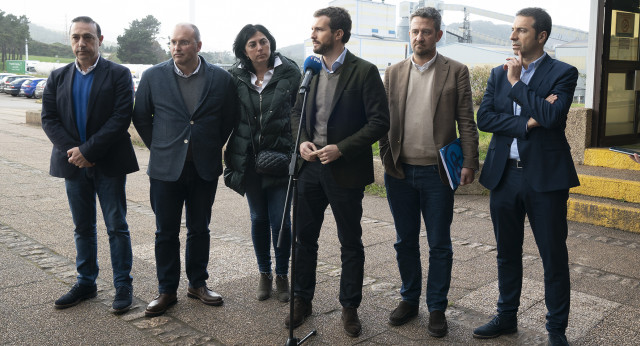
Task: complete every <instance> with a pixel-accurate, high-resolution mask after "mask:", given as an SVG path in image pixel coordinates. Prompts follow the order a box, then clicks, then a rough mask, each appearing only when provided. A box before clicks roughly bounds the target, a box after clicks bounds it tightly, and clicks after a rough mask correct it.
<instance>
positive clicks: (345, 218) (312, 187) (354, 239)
mask: <svg viewBox="0 0 640 346" xmlns="http://www.w3.org/2000/svg"><path fill="white" fill-rule="evenodd" d="M363 197H364V187H362V188H355V189H349V188H344V187H341V186H339V185H338V184H337V183H336V181H335V180H334V179H333V176H332V173H331V168H330V167H328V166H325V165H323V164H321V163H320V162H318V161H316V162H306V163H305V165H304V166H303V168H302V170H301V171H300V176H299V179H298V210H297V215H296V219H295V222H296V225H297V233H298V234H297V238H298V240H297V243H296V277H295V285H294V294H295V296H298V297H301V298H302V299H304V300H305V301H307V302H310V301H311V300H312V299H313V295H314V291H315V286H316V265H317V260H318V238H319V236H320V229H321V228H322V222H323V221H324V212H325V210H326V209H327V206H328V205H331V211H332V212H333V216H334V217H335V219H336V224H337V228H338V239H339V240H340V252H341V260H342V273H341V276H340V304H342V306H344V307H354V308H357V307H358V306H360V302H361V301H362V280H363V277H364V246H363V245H362V227H361V226H360V220H361V218H362V198H363Z"/></svg>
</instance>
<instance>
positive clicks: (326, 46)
mask: <svg viewBox="0 0 640 346" xmlns="http://www.w3.org/2000/svg"><path fill="white" fill-rule="evenodd" d="M332 49H333V42H329V43H320V45H318V46H317V47H315V48H313V52H314V53H316V54H320V55H325V54H326V53H327V52H330V51H331V50H332Z"/></svg>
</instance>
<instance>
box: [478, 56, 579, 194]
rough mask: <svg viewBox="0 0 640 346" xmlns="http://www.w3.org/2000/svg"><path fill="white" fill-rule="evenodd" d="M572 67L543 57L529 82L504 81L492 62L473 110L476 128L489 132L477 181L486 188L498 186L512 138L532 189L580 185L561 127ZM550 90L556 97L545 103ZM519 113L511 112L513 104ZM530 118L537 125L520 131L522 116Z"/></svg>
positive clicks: (574, 79) (572, 86)
mask: <svg viewBox="0 0 640 346" xmlns="http://www.w3.org/2000/svg"><path fill="white" fill-rule="evenodd" d="M577 80H578V70H577V69H576V68H575V67H573V66H571V65H568V64H566V63H563V62H561V61H558V60H554V59H552V58H551V57H549V56H548V55H547V56H546V57H545V58H543V59H542V61H541V62H540V65H539V66H538V67H537V68H536V71H535V73H534V75H533V77H532V78H531V81H529V84H528V85H527V84H525V83H523V82H518V83H516V84H515V85H514V86H513V87H512V86H511V83H509V81H508V80H507V71H504V70H503V68H502V66H498V67H496V68H494V69H493V70H492V71H491V76H490V77H489V81H488V83H487V90H486V91H485V94H484V98H483V99H482V104H481V105H480V108H479V110H478V128H479V129H480V130H482V131H486V132H492V133H493V136H492V138H491V142H490V143H489V150H488V151H487V158H486V159H485V161H484V167H483V168H482V174H481V175H480V183H481V184H482V185H484V186H485V187H486V188H487V189H489V190H491V189H493V188H495V187H496V186H498V184H499V183H500V180H501V178H502V175H503V173H504V170H505V166H506V163H507V160H508V159H509V151H510V148H511V142H512V141H513V138H517V140H518V151H519V153H520V160H521V161H522V163H523V165H524V172H523V173H524V177H525V179H526V180H527V182H528V183H529V184H530V185H531V187H532V188H533V190H534V191H537V192H547V191H556V190H563V189H569V188H571V187H574V186H578V185H580V182H579V181H578V175H577V174H576V169H575V167H574V165H573V159H572V158H571V151H570V148H569V143H568V142H567V137H566V136H565V133H564V130H565V127H566V124H567V113H568V112H569V108H570V107H571V101H572V100H573V92H574V91H575V88H576V83H577ZM550 94H555V95H557V96H558V99H557V100H556V101H555V103H554V104H551V103H549V102H547V101H545V98H546V97H547V96H549V95H550ZM514 101H515V102H517V103H518V104H519V105H520V106H521V108H522V111H521V115H520V116H514V115H513V102H514ZM529 117H532V118H534V119H535V120H536V121H537V122H538V123H540V125H541V126H540V127H536V128H532V129H530V130H529V131H527V130H526V127H527V120H528V119H529Z"/></svg>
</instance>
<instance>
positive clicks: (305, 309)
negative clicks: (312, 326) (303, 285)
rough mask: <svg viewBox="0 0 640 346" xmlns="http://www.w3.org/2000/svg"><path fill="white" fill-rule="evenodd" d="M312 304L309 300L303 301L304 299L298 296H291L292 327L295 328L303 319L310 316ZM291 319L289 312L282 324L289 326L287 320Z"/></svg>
mask: <svg viewBox="0 0 640 346" xmlns="http://www.w3.org/2000/svg"><path fill="white" fill-rule="evenodd" d="M311 310H312V305H311V302H308V303H307V302H305V301H304V299H302V298H300V297H295V298H293V328H297V327H299V326H300V325H302V323H304V320H305V319H306V318H307V317H309V316H311ZM290 320H291V314H289V315H287V318H286V319H285V320H284V326H285V327H287V328H289V321H290Z"/></svg>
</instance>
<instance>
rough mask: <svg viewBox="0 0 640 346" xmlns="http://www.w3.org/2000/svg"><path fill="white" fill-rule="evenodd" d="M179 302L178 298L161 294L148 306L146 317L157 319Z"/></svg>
mask: <svg viewBox="0 0 640 346" xmlns="http://www.w3.org/2000/svg"><path fill="white" fill-rule="evenodd" d="M177 301H178V296H177V295H176V294H175V293H173V294H168V293H160V294H159V295H158V296H157V297H156V298H155V299H154V300H153V301H151V303H149V305H147V309H146V310H145V311H144V315H145V316H146V317H156V316H160V315H162V314H164V313H165V312H166V311H167V309H168V308H169V307H170V306H171V305H173V304H175V303H176V302H177Z"/></svg>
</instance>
